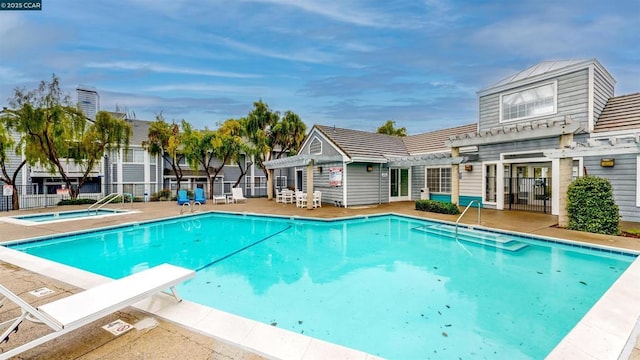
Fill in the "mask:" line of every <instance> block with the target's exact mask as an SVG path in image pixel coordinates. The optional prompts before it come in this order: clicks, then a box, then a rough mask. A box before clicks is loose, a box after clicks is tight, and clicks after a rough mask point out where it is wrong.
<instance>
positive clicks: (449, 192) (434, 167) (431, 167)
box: [424, 166, 453, 194]
mask: <svg viewBox="0 0 640 360" xmlns="http://www.w3.org/2000/svg"><path fill="white" fill-rule="evenodd" d="M429 169H438V170H440V171H438V173H439V174H438V177H439V181H438V187H439V188H438V191H434V190H435V189H432V188H431V187H430V186H429V182H428V181H429V180H428V179H429V176H428V173H429ZM442 169H449V171H450V172H451V174H450V176H449V183H448V187H449V191H448V192H444V191H440V190H442V183H443V182H442ZM452 176H453V171H452V170H451V167H450V166H449V167H447V166H425V167H424V187H425V188H429V192H430V193H436V194H451V192H452V190H453V189H452V188H451V177H452Z"/></svg>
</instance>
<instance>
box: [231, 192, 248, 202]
mask: <svg viewBox="0 0 640 360" xmlns="http://www.w3.org/2000/svg"><path fill="white" fill-rule="evenodd" d="M231 198H232V199H233V202H234V203H237V202H238V201H247V198H246V197H244V194H242V188H232V189H231Z"/></svg>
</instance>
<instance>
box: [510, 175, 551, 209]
mask: <svg viewBox="0 0 640 360" xmlns="http://www.w3.org/2000/svg"><path fill="white" fill-rule="evenodd" d="M504 186H505V194H504V196H505V198H504V204H505V208H507V207H508V209H509V210H524V211H535V212H542V213H551V178H550V177H546V178H543V177H539V178H524V177H511V178H505V179H504Z"/></svg>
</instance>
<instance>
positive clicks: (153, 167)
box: [149, 165, 158, 182]
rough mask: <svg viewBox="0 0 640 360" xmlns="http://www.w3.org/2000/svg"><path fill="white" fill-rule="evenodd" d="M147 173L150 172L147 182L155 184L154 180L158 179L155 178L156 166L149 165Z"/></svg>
mask: <svg viewBox="0 0 640 360" xmlns="http://www.w3.org/2000/svg"><path fill="white" fill-rule="evenodd" d="M149 171H150V174H149V180H151V182H156V180H157V179H158V178H157V174H158V173H157V169H156V166H155V165H150V166H149Z"/></svg>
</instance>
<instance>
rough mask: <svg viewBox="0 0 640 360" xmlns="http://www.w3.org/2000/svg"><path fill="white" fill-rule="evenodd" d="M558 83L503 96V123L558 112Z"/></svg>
mask: <svg viewBox="0 0 640 360" xmlns="http://www.w3.org/2000/svg"><path fill="white" fill-rule="evenodd" d="M556 88H557V86H556V83H555V82H553V83H549V84H545V85H541V86H536V87H533V88H529V89H525V90H521V91H517V92H513V93H509V94H505V95H502V96H501V98H500V105H501V108H500V110H501V114H500V119H501V121H513V120H519V119H524V118H529V117H535V116H542V115H549V114H554V113H555V112H556V93H557V91H556Z"/></svg>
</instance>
